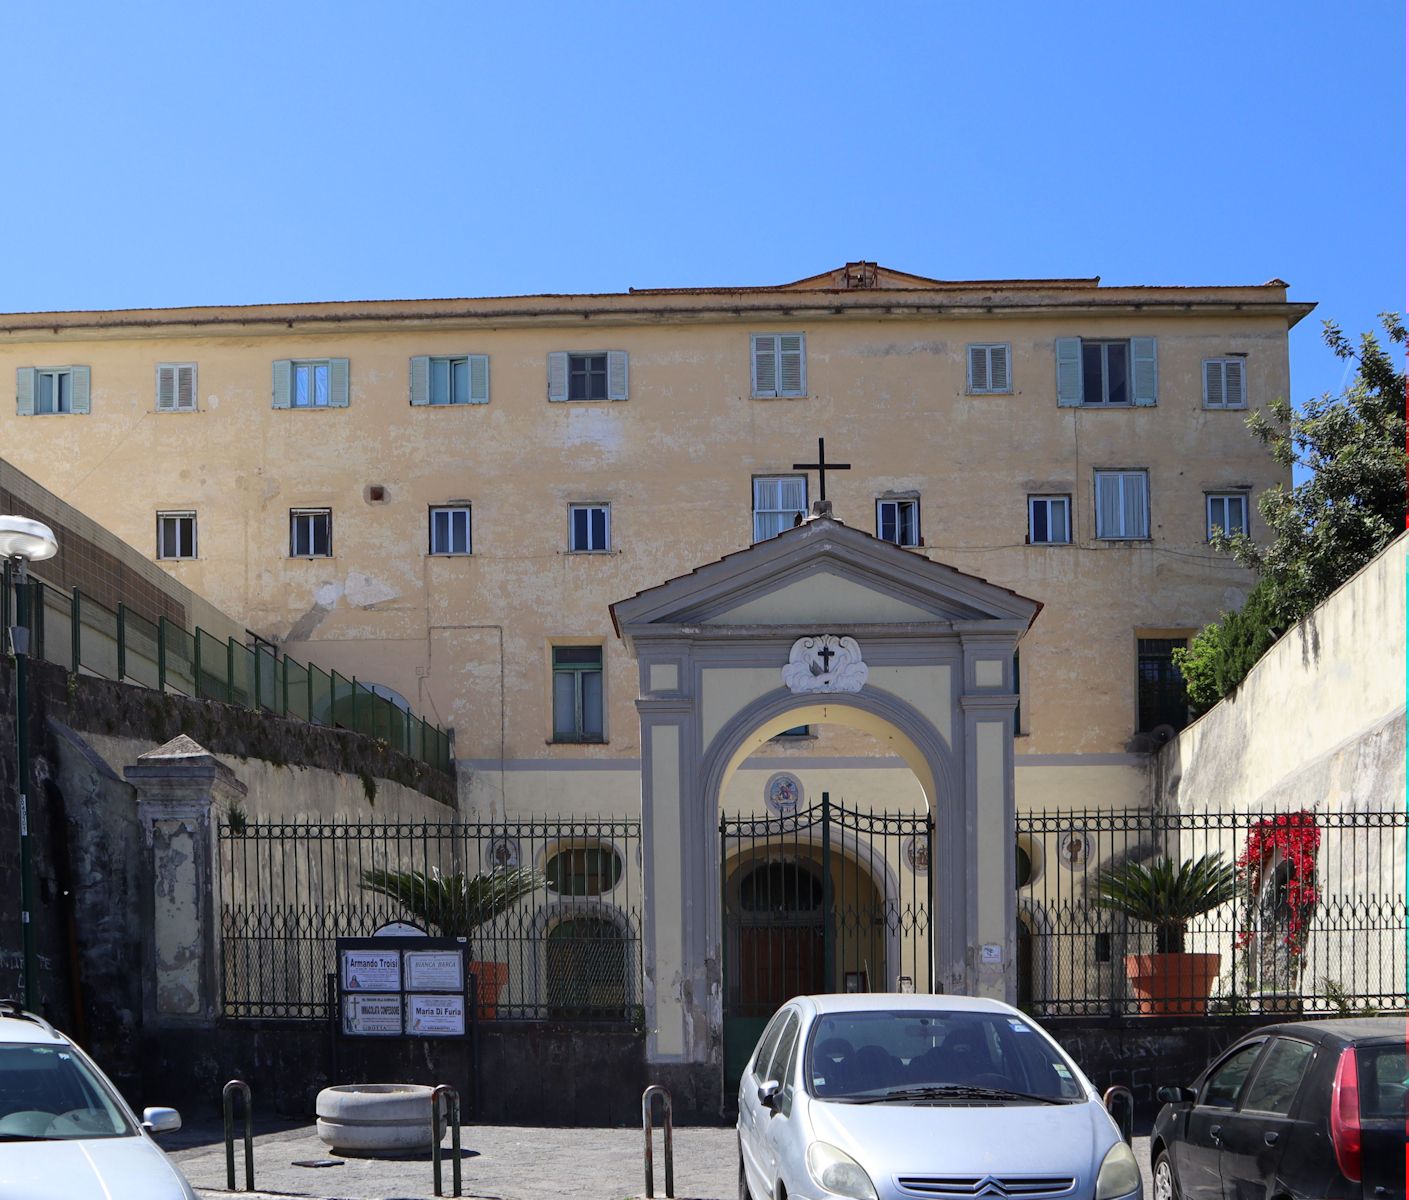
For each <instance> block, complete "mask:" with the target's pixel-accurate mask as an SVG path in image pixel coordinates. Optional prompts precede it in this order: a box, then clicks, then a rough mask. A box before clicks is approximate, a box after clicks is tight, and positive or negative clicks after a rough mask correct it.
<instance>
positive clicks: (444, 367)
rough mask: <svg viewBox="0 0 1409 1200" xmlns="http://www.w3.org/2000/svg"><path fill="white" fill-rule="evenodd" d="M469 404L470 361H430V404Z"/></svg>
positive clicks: (448, 359) (442, 359) (459, 359)
mask: <svg viewBox="0 0 1409 1200" xmlns="http://www.w3.org/2000/svg"><path fill="white" fill-rule="evenodd" d="M469 402H470V360H469V359H468V358H433V359H431V403H432V404H468V403H469Z"/></svg>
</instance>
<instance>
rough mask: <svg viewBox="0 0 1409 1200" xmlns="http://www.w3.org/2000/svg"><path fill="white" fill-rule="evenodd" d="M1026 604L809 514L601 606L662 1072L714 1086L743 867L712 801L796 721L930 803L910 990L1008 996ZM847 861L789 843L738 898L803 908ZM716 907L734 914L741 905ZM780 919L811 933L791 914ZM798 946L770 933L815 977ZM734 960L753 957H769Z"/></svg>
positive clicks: (652, 1055) (759, 952) (839, 845)
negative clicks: (881, 752)
mask: <svg viewBox="0 0 1409 1200" xmlns="http://www.w3.org/2000/svg"><path fill="white" fill-rule="evenodd" d="M1039 607H1040V606H1039V605H1038V604H1037V603H1036V602H1035V601H1032V600H1029V599H1027V598H1026V597H1023V596H1019V595H1017V594H1016V593H1014V592H1012V591H1009V590H1008V589H1006V588H1002V587H998V586H995V585H993V584H990V583H988V582H986V581H985V580H981V579H977V578H975V577H973V576H970V575H965V574H964V573H963V572H960V571H956V570H954V569H953V568H951V567H947V566H944V565H943V564H940V563H936V562H934V561H932V560H930V559H929V558H927V557H925V556H924V555H922V554H917V553H914V552H912V551H909V550H905V549H902V548H899V547H896V546H894V545H892V544H890V543H888V542H882V541H879V540H878V539H876V538H874V537H871V536H870V535H869V534H866V533H862V532H860V531H859V530H855V529H849V528H847V527H846V526H844V525H842V524H841V523H840V522H838V521H836V520H834V519H833V518H832V517H831V516H830V513H829V512H828V511H825V510H819V511H818V512H816V513H814V515H813V517H812V518H811V519H810V520H808V521H806V522H805V523H804V524H802V525H800V526H797V527H796V528H793V529H789V530H785V531H783V532H782V533H780V534H778V535H777V536H776V537H773V538H770V539H768V540H766V541H764V542H760V543H758V544H756V545H754V546H752V547H750V548H749V549H747V550H743V551H740V552H739V553H737V554H733V555H730V556H728V557H726V558H724V559H721V560H719V561H718V562H715V563H710V564H708V565H706V566H703V567H700V568H699V569H697V570H695V571H693V572H691V573H690V574H688V575H684V576H680V577H678V578H676V579H673V580H670V581H668V582H667V583H665V584H662V585H660V586H659V587H656V588H652V589H650V590H648V591H645V592H641V593H638V594H637V595H636V596H633V597H631V598H630V599H627V600H623V601H620V602H618V603H617V604H615V605H613V606H612V618H613V622H614V624H615V626H616V628H617V630H618V632H619V633H620V635H621V637H622V639H623V641H624V642H625V644H626V647H627V649H628V651H629V652H630V653H631V654H632V655H634V656H635V658H636V661H637V666H638V671H639V688H640V690H639V698H638V700H637V702H636V703H637V710H638V712H639V713H640V719H641V804H642V852H643V868H644V874H645V888H646V892H647V896H648V903H647V910H646V920H645V929H644V931H643V933H644V936H643V948H644V957H645V968H646V971H645V974H646V978H645V996H644V998H645V1001H646V1009H647V1019H646V1024H647V1027H648V1028H649V1030H650V1033H649V1035H648V1039H647V1057H648V1059H649V1060H650V1061H651V1063H652V1064H653V1071H654V1072H655V1073H656V1075H657V1077H659V1078H665V1079H668V1078H670V1077H671V1074H672V1070H673V1068H672V1066H671V1064H679V1065H680V1068H681V1070H682V1072H683V1073H684V1075H685V1076H686V1077H688V1078H690V1079H691V1080H692V1081H693V1082H692V1084H691V1086H694V1087H699V1086H702V1084H703V1082H704V1080H705V1079H706V1078H708V1077H709V1075H711V1074H713V1078H714V1080H722V1079H723V1074H724V1073H723V1071H722V1070H720V1068H721V1067H722V1066H723V1047H724V1041H725V1039H724V1036H723V1035H724V1029H723V1026H724V1017H725V995H726V992H727V988H728V981H727V975H728V960H727V955H726V947H725V940H724V935H725V916H726V913H727V911H728V910H727V904H728V902H729V901H728V898H729V896H730V895H731V893H730V892H729V887H730V885H731V882H734V883H737V885H738V886H739V887H742V886H743V884H744V883H745V882H746V880H747V879H748V878H749V876H748V875H746V874H740V872H741V871H742V870H743V869H744V868H745V867H746V866H747V863H746V861H742V860H741V861H739V862H737V863H733V864H732V868H733V869H732V870H731V860H730V858H729V857H727V852H728V851H729V847H728V845H727V839H726V837H725V836H723V835H722V833H721V829H720V825H719V816H718V814H719V805H720V798H721V796H722V794H723V788H724V786H725V784H726V783H727V781H728V778H729V777H730V775H731V774H732V773H733V772H734V771H735V770H737V768H738V766H739V764H740V763H741V762H742V761H743V760H744V759H746V758H747V757H748V756H749V754H750V753H752V752H753V750H755V749H756V748H757V747H758V746H759V745H761V744H763V743H764V742H766V741H767V740H768V739H769V738H771V737H773V736H774V735H775V734H778V733H782V732H783V731H784V730H787V729H790V728H794V727H797V726H800V725H803V724H826V723H839V724H847V725H850V726H852V727H853V728H857V729H861V730H862V731H863V732H866V733H869V734H870V735H871V736H872V737H873V738H875V739H877V740H878V741H880V742H881V743H882V745H883V746H884V747H886V752H887V753H889V754H893V755H894V756H896V757H897V758H898V759H899V760H901V761H903V762H904V764H905V765H906V766H908V767H909V768H910V771H911V772H913V774H914V777H915V778H916V779H917V780H918V781H919V786H920V788H921V789H922V790H923V792H924V795H925V797H926V798H927V801H928V808H929V810H930V815H931V816H932V818H933V822H934V831H935V832H934V837H933V840H932V842H930V843H929V844H927V845H926V846H925V848H924V853H923V857H924V859H925V860H926V861H925V863H924V866H925V873H924V875H923V879H922V882H921V884H920V886H921V887H922V888H923V889H924V891H925V893H926V896H927V899H928V903H929V911H930V912H931V913H932V914H934V921H933V936H932V938H931V940H930V942H929V944H928V946H927V947H926V960H925V961H926V968H927V969H926V970H925V972H924V976H925V978H924V979H923V980H922V979H921V978H913V979H912V981H911V982H912V985H913V986H914V987H915V988H916V989H917V990H922V989H923V988H925V987H927V986H928V987H933V988H935V989H936V990H943V991H948V992H967V993H975V994H983V995H991V996H998V997H1001V998H1007V999H1012V998H1013V995H1014V991H1015V984H1016V975H1015V972H1014V969H1013V951H1014V944H1013V943H1014V933H1013V931H1014V927H1015V921H1016V914H1015V889H1014V884H1013V856H1012V836H1013V833H1012V831H1013V828H1014V822H1015V816H1014V809H1013V755H1012V737H1013V711H1014V708H1015V706H1016V704H1017V695H1016V692H1015V690H1014V678H1013V652H1014V649H1015V647H1016V645H1017V642H1018V640H1019V639H1020V638H1021V636H1022V635H1023V633H1024V632H1025V631H1026V630H1027V628H1028V626H1029V625H1030V624H1031V622H1032V619H1033V618H1034V617H1035V615H1036V613H1037V610H1038V608H1039ZM725 832H726V833H727V831H725ZM854 836H855V835H854V833H853V837H854ZM834 853H835V854H838V855H840V859H839V860H838V859H834V858H833V854H834ZM722 854H724V855H726V856H725V857H721V855H722ZM847 855H848V849H847V844H846V842H845V840H844V839H843V838H838V840H837V842H836V844H835V845H828V846H827V847H826V848H825V850H824V851H820V852H814V851H813V850H812V849H811V848H810V846H809V843H808V842H807V841H804V842H803V843H802V848H800V849H798V850H797V851H795V852H794V857H795V862H794V867H793V868H791V869H790V870H791V873H790V874H787V875H786V878H785V876H784V874H783V873H781V870H782V869H781V868H779V869H778V870H777V871H776V872H775V875H774V876H772V877H770V876H768V875H766V874H765V875H762V876H756V877H754V884H753V885H752V886H753V887H754V888H755V890H756V889H758V888H764V887H766V886H767V881H768V880H769V879H770V878H772V880H773V884H774V885H776V886H779V887H786V886H788V883H789V882H790V883H791V885H792V886H793V887H794V888H795V889H797V890H798V894H799V897H801V895H802V892H803V891H804V890H807V889H808V888H809V887H810V885H809V884H808V883H807V878H808V877H809V876H813V875H820V877H821V878H822V879H823V880H824V881H825V880H826V878H827V877H828V876H829V875H831V876H832V878H833V881H834V882H837V881H839V880H840V879H842V878H843V877H845V878H847V879H851V876H850V875H848V872H849V871H851V868H850V867H849V866H848V862H847ZM759 865H763V864H759ZM829 868H830V869H829ZM888 869H890V870H893V868H888ZM869 883H870V884H871V886H873V887H874V888H875V889H876V892H877V893H879V895H880V898H881V903H882V904H884V903H885V900H886V891H885V887H886V886H887V885H885V884H883V882H882V880H881V878H879V877H878V876H877V874H876V873H874V872H872V873H871V874H870V879H869ZM853 885H854V886H855V888H856V889H857V890H858V891H860V890H861V881H860V880H859V879H856V880H854V881H853ZM809 894H810V893H809ZM732 895H733V896H734V897H735V899H736V900H737V901H739V903H740V907H742V897H743V893H742V892H738V891H736V892H735V893H732ZM824 907H825V905H824ZM738 915H739V917H740V920H741V926H740V928H741V930H742V929H744V928H747V923H746V922H743V914H742V911H740V913H739V914H738ZM782 915H786V916H787V919H788V920H789V921H792V922H795V926H794V927H795V928H797V929H799V930H803V929H807V928H815V921H814V918H813V917H812V916H811V915H810V914H809V913H808V912H807V911H806V910H805V906H803V905H802V904H801V903H798V904H794V905H793V906H792V907H791V908H790V909H789V910H788V911H787V913H786V914H782ZM823 927H824V929H825V928H826V926H825V922H824V926H823ZM812 936H815V935H812V934H803V933H794V934H789V935H787V937H789V938H791V939H792V941H791V943H788V945H790V946H791V949H788V950H787V951H786V952H787V953H789V954H791V953H793V951H794V950H796V952H797V954H798V958H797V960H796V967H795V969H794V968H789V970H793V972H794V974H796V976H797V979H796V983H797V986H798V987H802V986H804V984H805V983H807V982H808V981H807V980H804V979H803V977H802V976H803V974H804V973H806V974H807V975H808V976H809V979H810V978H812V977H815V975H816V972H817V970H818V968H817V966H816V963H815V957H814V958H807V957H806V956H804V955H803V952H802V947H803V945H805V944H806V943H807V940H808V938H809V937H812ZM740 945H741V946H742V943H740ZM740 953H741V954H742V953H743V951H742V949H741V951H740ZM749 953H750V954H752V955H754V956H755V961H759V962H764V963H769V962H772V959H771V958H770V957H769V955H774V954H776V955H782V954H783V953H784V950H782V949H771V950H770V949H768V948H766V947H761V946H756V947H755V948H754V949H753V950H750V951H749ZM807 953H808V954H812V951H810V950H809V951H808V952H807ZM889 953H890V951H889V948H887V950H886V955H887V961H886V963H885V966H884V968H883V970H884V975H883V976H882V975H881V974H880V973H879V972H874V971H873V972H870V973H869V978H868V983H869V985H870V986H871V987H872V988H873V990H880V987H879V986H878V985H879V984H881V983H882V980H883V981H884V986H885V988H886V989H887V990H889V989H893V988H895V987H897V986H899V976H900V974H901V973H900V972H898V971H896V970H894V969H893V964H892V963H891V962H890V961H889V957H888V956H889ZM760 956H761V957H760ZM876 957H878V958H879V957H880V954H879V952H877V953H876ZM744 962H745V960H744V959H742V958H741V959H740V960H739V963H738V964H737V969H742V967H743V965H744ZM839 969H840V968H839V967H838V965H837V963H836V961H835V960H834V961H833V963H832V966H831V969H830V970H829V969H828V967H827V965H826V964H825V963H824V964H823V966H822V968H821V977H822V981H823V982H824V983H828V984H830V985H831V986H836V985H837V971H838V970H839ZM861 970H862V969H861V968H860V967H858V968H857V969H856V970H854V971H851V972H848V971H845V970H843V971H842V972H841V986H842V988H843V989H844V988H845V985H846V979H845V975H846V974H848V973H851V974H854V975H856V976H857V981H856V982H857V986H859V985H860V975H861ZM916 974H917V975H918V974H919V973H918V972H916ZM780 986H782V985H781V984H780ZM740 1001H741V1002H742V994H740ZM759 1003H760V1004H761V1003H762V1001H761V1000H760V1001H759ZM694 1066H698V1067H699V1068H700V1069H701V1070H699V1071H696V1070H694V1069H693V1067H694ZM686 1068H691V1069H689V1070H686ZM710 1068H712V1070H711V1069H710ZM715 1072H717V1073H715Z"/></svg>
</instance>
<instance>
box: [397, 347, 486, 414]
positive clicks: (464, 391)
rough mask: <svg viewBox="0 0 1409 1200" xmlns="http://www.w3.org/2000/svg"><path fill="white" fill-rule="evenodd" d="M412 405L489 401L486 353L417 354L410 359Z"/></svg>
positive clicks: (481, 402)
mask: <svg viewBox="0 0 1409 1200" xmlns="http://www.w3.org/2000/svg"><path fill="white" fill-rule="evenodd" d="M411 403H412V404H414V405H435V406H439V405H450V404H488V403H489V355H487V354H458V355H456V354H450V355H418V356H416V357H415V358H413V359H412V360H411Z"/></svg>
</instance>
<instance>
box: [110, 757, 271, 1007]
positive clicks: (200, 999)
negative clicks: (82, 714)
mask: <svg viewBox="0 0 1409 1200" xmlns="http://www.w3.org/2000/svg"><path fill="white" fill-rule="evenodd" d="M123 775H124V776H125V777H126V778H127V782H128V783H130V784H132V786H133V787H134V788H135V789H136V791H137V819H138V821H139V822H140V824H141V827H142V842H143V848H144V855H145V858H144V862H143V864H142V892H141V894H142V914H141V923H142V932H143V946H142V962H143V969H142V1008H143V1018H144V1023H150V1024H152V1025H156V1026H160V1025H210V1024H213V1023H214V1021H215V1018H216V1017H217V1016H218V1015H219V1013H220V871H219V864H218V862H217V861H216V828H215V827H216V822H217V821H218V820H219V817H220V814H221V812H222V811H223V810H225V809H226V808H228V806H229V805H230V804H232V803H234V802H237V801H239V800H240V799H241V798H242V797H243V796H244V795H245V792H246V788H245V785H244V784H243V783H241V782H240V780H239V779H238V778H237V777H236V776H235V773H234V772H233V771H232V770H230V768H229V767H227V766H226V765H225V764H224V763H222V762H221V761H220V760H219V759H217V758H216V757H215V756H214V755H213V754H211V753H210V752H209V751H208V750H206V749H205V748H204V747H202V746H199V745H197V744H196V743H195V742H193V741H192V740H191V739H190V738H188V737H187V736H186V735H185V734H182V735H181V736H179V737H176V738H173V739H172V740H171V741H169V742H167V743H166V745H164V746H159V747H157V749H155V750H149V751H148V752H147V753H146V754H143V755H142V756H141V757H140V758H138V759H137V761H136V762H135V763H133V764H132V765H131V766H130V767H127V768H126V769H125V770H124V771H123Z"/></svg>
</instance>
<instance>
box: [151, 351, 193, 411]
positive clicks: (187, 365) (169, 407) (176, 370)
mask: <svg viewBox="0 0 1409 1200" xmlns="http://www.w3.org/2000/svg"><path fill="white" fill-rule="evenodd" d="M163 371H170V372H171V403H170V404H162V402H161V374H162V372H163ZM182 371H190V372H191V400H190V403H189V404H182V403H181V372H182ZM197 386H198V375H197V371H196V364H195V363H193V362H169V363H157V399H156V411H157V412H159V413H173V412H195V411H196V408H197Z"/></svg>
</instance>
